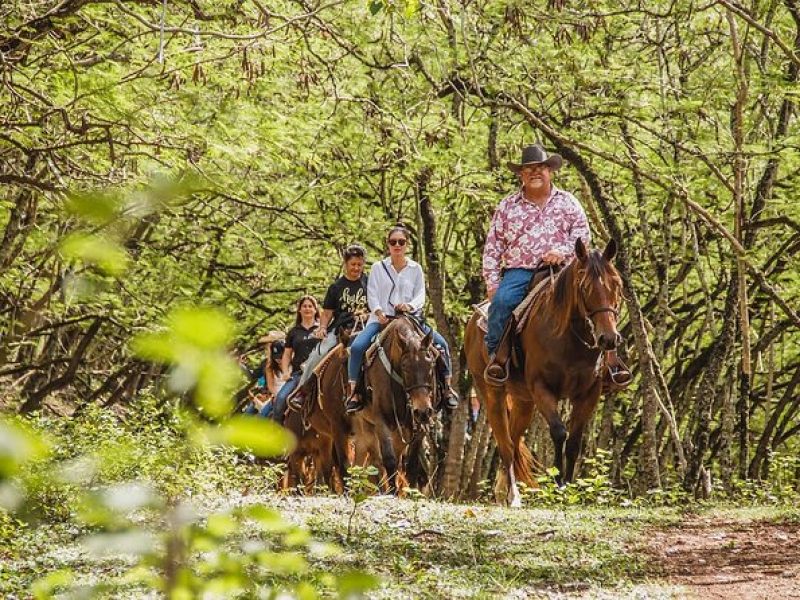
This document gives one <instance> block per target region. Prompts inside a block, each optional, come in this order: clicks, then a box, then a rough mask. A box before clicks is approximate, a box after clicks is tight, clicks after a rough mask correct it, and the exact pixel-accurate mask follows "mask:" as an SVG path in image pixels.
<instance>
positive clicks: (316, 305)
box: [294, 294, 319, 327]
mask: <svg viewBox="0 0 800 600" xmlns="http://www.w3.org/2000/svg"><path fill="white" fill-rule="evenodd" d="M306 300H308V301H309V302H311V304H313V305H314V319H316V320H319V303H318V302H317V299H316V298H314V296H311V295H308V294H306V295H305V296H303V297H302V298H300V300H298V301H297V310H296V311H295V318H294V325H295V327H297V326H298V325H300V323H302V322H303V317H302V315H301V314H300V307H301V306H303V302H305V301H306Z"/></svg>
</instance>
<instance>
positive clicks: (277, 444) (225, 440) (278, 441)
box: [209, 415, 295, 456]
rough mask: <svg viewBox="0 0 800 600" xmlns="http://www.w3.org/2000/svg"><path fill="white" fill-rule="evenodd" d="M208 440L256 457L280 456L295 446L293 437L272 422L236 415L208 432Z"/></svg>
mask: <svg viewBox="0 0 800 600" xmlns="http://www.w3.org/2000/svg"><path fill="white" fill-rule="evenodd" d="M209 439H211V440H212V441H213V442H216V443H218V444H225V445H229V446H235V447H236V448H239V449H241V450H246V451H248V452H252V453H253V454H255V455H256V456H280V455H282V454H285V453H287V452H289V451H290V450H291V449H292V448H294V445H295V439H294V436H293V435H292V434H291V433H290V432H288V431H287V430H286V429H284V428H283V427H281V426H279V425H278V424H277V423H274V422H272V421H269V420H266V419H262V418H260V417H255V416H250V415H236V416H234V417H232V418H231V419H229V420H228V421H226V422H225V423H223V424H221V425H220V426H219V427H215V428H212V429H211V430H210V431H209Z"/></svg>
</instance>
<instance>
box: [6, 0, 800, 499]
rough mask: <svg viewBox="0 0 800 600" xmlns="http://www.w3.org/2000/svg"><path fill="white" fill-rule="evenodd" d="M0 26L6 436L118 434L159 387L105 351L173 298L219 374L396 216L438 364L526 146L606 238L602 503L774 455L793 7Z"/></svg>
mask: <svg viewBox="0 0 800 600" xmlns="http://www.w3.org/2000/svg"><path fill="white" fill-rule="evenodd" d="M164 7H166V10H164ZM0 14H2V16H3V19H2V26H0V73H2V83H1V84H0V107H2V108H0V182H2V183H3V184H4V187H3V191H2V194H0V225H2V227H3V238H2V245H0V315H2V319H1V320H0V332H1V333H2V337H1V338H0V378H2V381H3V392H2V394H3V398H2V400H3V402H4V404H5V406H6V408H7V409H8V410H18V411H22V412H34V411H38V410H40V409H42V408H43V407H45V406H49V407H50V408H51V409H52V410H54V411H56V412H57V413H64V414H67V413H73V412H75V411H78V412H79V413H80V412H82V411H85V410H87V408H88V407H89V406H92V405H100V406H102V407H107V408H108V407H112V406H118V405H121V406H123V407H126V408H129V409H130V410H131V411H133V412H134V413H135V411H136V410H137V403H138V402H139V400H138V398H139V397H140V393H141V392H142V390H149V391H151V392H152V393H153V394H155V395H156V396H157V397H160V394H161V393H162V391H163V390H162V388H163V385H162V384H163V380H164V368H163V367H161V366H153V365H152V364H150V363H147V362H145V361H143V360H142V359H141V358H139V357H137V355H136V354H135V353H134V352H133V350H132V348H131V346H130V340H131V338H132V335H133V334H134V333H137V332H140V331H142V330H146V329H150V328H152V326H153V325H154V324H155V323H158V322H159V321H161V319H162V318H163V316H164V315H165V314H166V313H167V312H168V311H169V310H170V309H171V308H172V307H173V306H174V305H176V304H181V303H185V302H199V303H203V304H210V305H215V306H218V307H221V308H223V309H224V310H225V311H226V312H227V313H229V314H230V315H232V316H233V318H234V319H235V320H236V321H237V322H238V323H239V324H240V337H239V339H238V342H237V346H238V349H239V350H244V349H247V348H249V347H251V346H252V345H253V343H254V339H255V338H256V336H257V334H258V333H260V332H262V331H263V330H264V329H266V328H274V327H278V326H282V325H286V324H287V323H288V322H289V319H290V318H291V305H292V303H293V301H294V300H295V299H296V298H297V296H298V295H299V294H300V293H302V292H304V291H310V292H313V293H316V294H321V293H322V292H323V291H324V287H325V285H326V284H327V282H329V281H330V280H331V279H332V278H333V277H334V276H335V275H336V273H337V269H338V262H339V261H338V255H337V252H336V251H337V249H338V248H341V247H342V246H343V245H344V244H347V243H350V242H352V241H361V242H363V243H365V244H366V245H367V246H368V247H369V248H370V250H371V253H372V257H373V258H375V257H377V256H378V255H379V253H380V252H381V236H382V233H383V231H384V230H385V228H386V226H387V225H388V224H389V223H391V222H393V221H394V220H395V219H397V218H402V219H403V220H404V221H405V222H407V223H409V224H411V225H412V228H413V230H414V233H415V240H414V242H415V243H414V246H413V252H414V255H415V258H417V259H419V260H420V261H421V262H422V263H423V265H424V266H425V269H426V272H427V278H428V284H429V290H428V291H429V298H430V310H429V315H430V318H431V320H433V321H435V322H436V324H437V326H438V328H439V329H440V330H441V331H442V332H443V334H444V335H445V336H446V337H447V338H448V339H449V340H450V341H451V343H452V345H453V346H454V347H456V348H457V347H458V346H459V339H460V335H461V331H462V328H463V324H464V322H465V319H466V316H467V315H468V314H469V312H470V304H471V303H473V302H475V301H477V300H479V299H480V298H481V297H482V295H483V290H482V287H481V285H482V284H481V281H480V252H481V249H482V244H483V239H484V236H485V229H486V224H487V221H488V217H489V216H490V214H491V211H492V209H493V207H494V205H495V204H496V203H497V202H498V201H499V199H500V198H501V197H502V196H503V195H504V194H505V193H507V192H508V191H509V190H511V189H512V188H513V186H514V180H513V177H512V176H511V174H510V172H508V171H507V170H506V169H505V167H504V164H505V161H506V160H509V159H515V158H516V156H517V154H518V151H519V147H520V145H521V144H522V143H523V142H531V141H534V140H542V141H543V142H544V143H545V145H547V146H548V147H549V148H552V149H554V150H556V151H558V152H560V153H561V154H563V155H564V157H565V158H566V159H567V161H568V166H567V168H566V169H564V170H563V171H562V173H560V174H559V176H558V178H557V184H558V185H559V186H561V187H564V188H566V189H569V190H572V191H574V192H576V194H577V195H578V196H579V197H580V199H581V201H582V202H583V204H584V206H585V207H586V209H587V212H588V214H589V216H590V219H591V222H592V226H593V231H594V235H595V240H594V241H595V242H596V243H598V244H599V243H600V242H602V241H603V240H605V239H607V238H608V237H609V236H613V237H614V238H616V239H617V240H618V242H620V243H621V252H620V254H619V257H618V266H619V268H620V270H621V272H622V275H623V280H624V283H625V308H626V310H625V311H624V320H623V325H624V332H623V333H624V334H625V335H626V337H627V339H628V344H627V352H626V358H627V359H628V361H629V362H630V363H631V364H632V366H633V367H634V369H635V371H636V374H637V377H636V381H635V383H634V385H633V386H632V387H631V388H630V389H629V390H628V391H626V392H624V393H623V394H620V395H619V396H617V397H615V398H614V399H613V401H609V402H607V403H606V404H605V406H604V407H603V408H602V409H601V411H600V413H599V414H598V417H597V419H596V421H595V427H594V432H593V435H592V436H591V439H590V443H589V448H588V451H589V453H590V454H592V453H593V451H594V449H595V448H604V449H607V450H608V451H609V452H610V457H611V458H610V476H611V478H612V480H613V481H614V482H615V483H617V484H620V483H623V482H626V483H628V484H630V485H632V486H633V487H634V488H636V489H639V490H646V489H650V488H658V487H659V486H662V485H665V484H667V483H672V482H675V481H677V482H680V483H681V484H683V485H684V487H685V488H686V490H688V491H689V492H694V491H695V490H696V489H698V485H699V484H701V483H703V482H704V481H705V480H706V479H707V477H708V476H710V475H712V474H713V478H714V479H717V478H719V479H720V481H721V482H722V483H723V484H724V485H726V486H733V482H734V480H735V479H737V477H738V478H739V479H741V478H745V477H750V478H758V477H762V476H765V475H766V474H767V472H768V469H769V461H770V456H771V452H772V451H775V450H778V451H784V452H785V451H791V450H793V449H794V444H795V441H794V438H795V434H796V433H797V430H798V428H800V426H798V425H797V423H796V421H797V419H796V417H797V414H798V411H799V410H800V394H798V391H797V390H798V385H800V356H798V347H800V345H798V344H797V339H798V338H797V330H798V326H800V317H798V313H797V311H796V310H795V308H794V307H795V306H797V300H798V294H799V293H800V284H799V282H798V279H797V278H798V275H797V273H798V271H797V269H796V268H794V265H793V262H794V261H793V259H794V255H795V254H796V251H797V249H798V245H799V244H800V215H798V209H797V205H796V203H795V202H794V198H795V197H796V196H797V193H798V187H800V177H798V173H799V172H800V171H798V168H799V167H800V162H798V158H797V152H796V150H797V136H798V128H797V122H796V101H797V94H798V85H797V79H798V71H799V69H800V58H798V56H800V6H799V5H798V3H797V2H796V1H795V0H756V1H753V2H750V3H749V4H748V6H746V7H745V6H742V5H740V4H738V3H735V2H732V1H729V0H719V1H718V2H712V3H708V2H696V1H694V0H678V1H669V2H667V1H661V0H657V1H653V2H647V3H646V4H645V3H641V2H638V1H624V2H614V3H612V2H602V1H601V2H584V1H578V0H549V1H548V2H544V1H543V0H540V1H537V2H533V3H527V4H526V3H518V2H513V1H509V2H505V1H497V0H485V1H484V0H482V1H478V2H470V3H453V2H448V1H447V0H438V1H437V2H434V3H418V2H414V1H409V2H407V3H399V2H394V1H388V0H387V1H382V0H374V1H371V2H370V3H368V4H367V3H363V2H331V3H323V2H319V3H315V2H309V1H306V0H297V1H285V2H276V3H270V5H269V6H267V5H266V4H265V3H262V2H258V1H256V0H253V1H252V2H249V1H245V2H231V1H228V0H186V1H180V2H179V1H177V0H167V2H165V3H163V4H162V3H160V2H154V1H153V0H133V1H126V2H121V1H116V2H99V1H98V2H95V1H93V0H62V1H58V2H57V1H54V0H28V1H24V2H23V1H21V0H12V1H11V2H7V3H4V4H3V6H2V7H0ZM459 371H461V369H459ZM467 411H468V409H467V406H466V403H464V405H463V406H462V408H461V410H460V411H459V412H457V413H456V414H455V415H454V416H453V417H452V419H449V420H448V421H447V423H445V425H444V433H445V434H449V435H443V436H440V437H438V438H436V439H435V440H433V442H435V444H436V445H437V446H438V450H439V452H438V454H437V455H436V456H438V458H439V459H440V460H441V461H442V466H443V468H441V469H439V470H438V471H437V476H438V478H439V479H438V482H437V485H438V489H439V491H440V492H441V493H443V494H446V495H448V496H450V495H476V494H477V493H478V484H479V482H480V481H482V480H483V479H485V478H486V477H487V475H488V474H489V473H490V471H491V469H492V468H493V465H494V464H496V463H495V461H493V445H492V442H491V439H490V436H489V435H488V431H487V427H486V423H485V418H484V417H483V416H481V417H480V419H479V421H478V423H477V425H476V428H475V430H474V433H473V435H472V436H471V437H468V436H466V435H465V433H464V430H465V424H466V421H467ZM531 436H532V440H533V441H534V442H536V445H537V449H538V451H539V453H540V455H542V456H543V455H545V454H546V453H547V452H548V448H549V441H545V442H544V443H540V442H541V439H540V437H541V436H539V432H538V431H534V432H533V433H532V434H531ZM436 456H434V459H435V458H436ZM700 488H702V486H700Z"/></svg>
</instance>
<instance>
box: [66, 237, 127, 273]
mask: <svg viewBox="0 0 800 600" xmlns="http://www.w3.org/2000/svg"><path fill="white" fill-rule="evenodd" d="M61 253H62V254H63V255H64V257H65V258H68V259H74V260H79V261H81V262H84V263H86V264H89V265H94V266H96V267H97V268H98V269H100V270H101V271H102V272H103V273H105V274H107V275H112V276H119V275H122V273H124V272H125V269H126V268H127V266H128V253H127V252H126V251H125V249H124V248H123V247H122V246H120V245H119V244H117V243H116V242H112V241H110V240H108V239H106V238H104V237H101V236H98V235H91V234H87V233H73V234H71V235H69V236H67V238H66V239H65V240H64V241H63V242H62V243H61Z"/></svg>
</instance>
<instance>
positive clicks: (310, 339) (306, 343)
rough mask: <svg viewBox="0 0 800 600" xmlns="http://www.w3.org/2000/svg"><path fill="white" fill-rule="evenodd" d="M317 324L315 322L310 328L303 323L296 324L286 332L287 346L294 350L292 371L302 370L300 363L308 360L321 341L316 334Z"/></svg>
mask: <svg viewBox="0 0 800 600" xmlns="http://www.w3.org/2000/svg"><path fill="white" fill-rule="evenodd" d="M316 329H317V325H316V324H314V325H312V326H311V328H310V329H306V328H305V327H303V326H302V325H295V326H294V327H292V328H291V329H290V330H289V333H287V334H286V347H287V348H291V349H292V350H294V354H292V373H296V372H297V371H299V370H300V365H302V364H303V363H304V362H306V359H307V358H308V355H309V354H311V351H312V350H313V349H314V346H316V345H317V344H318V343H319V339H317V337H316V336H315V335H314V331H316Z"/></svg>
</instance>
